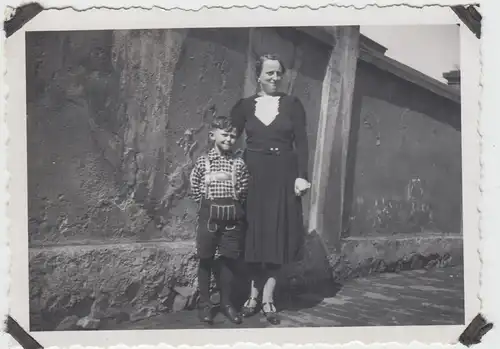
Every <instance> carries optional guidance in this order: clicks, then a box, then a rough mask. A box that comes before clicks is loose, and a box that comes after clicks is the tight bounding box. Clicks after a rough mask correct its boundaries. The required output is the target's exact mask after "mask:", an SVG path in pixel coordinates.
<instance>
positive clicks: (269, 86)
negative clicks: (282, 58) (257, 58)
mask: <svg viewBox="0 0 500 349" xmlns="http://www.w3.org/2000/svg"><path fill="white" fill-rule="evenodd" d="M282 76H283V71H282V70H281V64H280V62H279V61H277V60H271V59H268V60H265V61H264V63H263V64H262V71H261V72H260V76H259V83H260V89H261V91H262V92H264V93H266V94H273V93H275V92H276V91H277V90H278V87H279V83H280V81H281V78H282Z"/></svg>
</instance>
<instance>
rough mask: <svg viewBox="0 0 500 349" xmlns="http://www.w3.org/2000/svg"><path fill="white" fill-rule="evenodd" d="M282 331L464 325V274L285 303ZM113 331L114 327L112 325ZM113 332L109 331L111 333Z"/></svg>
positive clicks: (372, 281) (400, 279)
mask: <svg viewBox="0 0 500 349" xmlns="http://www.w3.org/2000/svg"><path fill="white" fill-rule="evenodd" d="M280 308H281V311H280V316H281V319H282V321H281V324H280V325H279V327H310V326H311V327H330V326H377V325H379V326H380V325H382V326H396V325H397V326H404V325H457V324H463V322H464V294H463V268H461V267H448V268H442V269H433V270H413V271H404V272H400V273H385V274H377V275H373V276H369V277H365V278H359V279H354V280H350V281H348V282H346V283H345V284H344V285H336V286H332V285H330V286H329V287H321V288H320V289H318V290H317V291H316V292H314V293H305V294H300V295H293V296H290V297H289V299H286V300H282V301H281V306H280ZM110 325H111V324H110ZM207 326H208V325H205V324H201V323H200V322H199V321H198V319H197V314H196V311H181V312H177V313H168V314H163V315H159V316H155V317H151V318H149V319H145V320H140V321H137V322H134V323H130V322H128V323H121V324H113V325H112V326H111V327H112V329H180V328H189V329H192V328H205V327H207ZM111 327H110V329H111ZM211 327H212V328H233V327H254V328H263V327H270V325H269V324H268V323H267V322H266V321H265V319H264V318H263V316H262V315H261V314H257V315H255V316H254V317H252V318H249V319H245V322H244V323H243V324H242V325H239V326H238V325H233V324H231V323H230V322H229V321H228V320H227V319H226V318H225V317H224V316H223V315H222V314H217V316H216V318H215V322H214V324H213V325H211Z"/></svg>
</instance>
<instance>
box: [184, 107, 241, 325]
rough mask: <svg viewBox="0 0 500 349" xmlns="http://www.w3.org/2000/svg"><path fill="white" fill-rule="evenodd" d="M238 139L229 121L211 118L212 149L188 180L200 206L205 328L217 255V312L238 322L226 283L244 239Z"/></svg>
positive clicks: (200, 270)
mask: <svg viewBox="0 0 500 349" xmlns="http://www.w3.org/2000/svg"><path fill="white" fill-rule="evenodd" d="M238 136H239V135H238V134H237V130H236V128H235V127H234V126H233V125H232V123H231V119H230V118H228V117H225V116H218V117H216V118H214V120H213V122H212V124H211V129H210V132H209V138H210V140H211V141H212V142H213V147H212V149H211V150H210V151H209V152H208V154H206V155H202V156H200V157H199V158H198V159H197V161H196V163H195V166H194V169H193V171H192V172H191V176H190V182H191V196H192V198H193V199H194V200H195V201H196V202H197V203H198V204H199V210H198V219H197V227H196V249H197V255H198V258H199V260H200V262H199V266H198V285H199V291H200V304H199V317H200V320H201V321H203V322H208V323H211V322H212V320H213V313H212V304H211V302H210V280H211V276H212V271H214V269H215V265H214V262H215V254H216V253H217V254H218V255H219V258H218V259H217V261H219V262H220V265H219V266H220V269H219V280H218V283H219V285H218V286H219V288H220V294H221V302H220V305H221V310H222V312H223V313H224V315H226V316H227V317H228V318H229V320H231V321H232V322H233V323H236V324H240V323H241V322H242V318H241V316H240V315H239V313H238V312H237V311H236V310H235V309H234V307H233V305H232V304H231V284H232V282H233V277H234V271H235V270H234V269H235V267H236V259H237V258H238V257H239V256H240V254H241V253H242V244H243V239H244V230H243V226H242V225H243V221H244V209H243V204H244V201H245V199H246V196H247V190H248V176H249V175H248V170H247V167H246V165H245V162H244V161H243V159H241V158H240V157H237V156H236V155H235V154H234V153H233V151H232V148H233V145H234V143H235V142H236V139H237V138H238Z"/></svg>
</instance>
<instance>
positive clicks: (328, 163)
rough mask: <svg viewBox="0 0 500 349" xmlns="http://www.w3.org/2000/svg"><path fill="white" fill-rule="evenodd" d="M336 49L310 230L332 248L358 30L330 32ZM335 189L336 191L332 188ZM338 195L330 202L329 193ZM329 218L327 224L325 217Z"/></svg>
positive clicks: (338, 223)
mask: <svg viewBox="0 0 500 349" xmlns="http://www.w3.org/2000/svg"><path fill="white" fill-rule="evenodd" d="M331 34H332V36H333V38H332V41H333V43H334V47H333V49H332V52H331V57H330V61H329V63H328V67H327V70H326V74H325V78H324V81H323V94H322V98H321V104H322V109H321V113H320V120H319V125H318V137H317V142H316V145H315V147H316V153H315V158H314V168H313V175H312V187H311V205H310V207H311V208H310V219H309V231H310V232H312V231H316V232H317V233H318V234H319V235H320V236H321V237H322V238H323V240H324V242H325V244H326V245H327V246H328V248H330V249H332V248H333V249H334V248H335V247H336V246H337V244H338V242H339V241H340V234H341V231H342V212H343V204H344V186H345V172H346V162H347V145H348V138H349V131H350V125H351V120H350V119H351V109H352V99H353V93H354V82H355V76H356V65H357V60H358V55H359V27H357V26H349V27H347V26H343V27H340V26H339V27H335V28H332V29H331ZM332 186H334V188H332ZM332 190H333V192H335V193H338V195H335V198H334V199H335V200H334V201H333V202H332V200H329V203H328V205H327V195H328V192H332ZM326 215H328V217H329V219H328V222H330V223H332V222H333V224H331V225H330V224H328V225H327V222H326V220H325V216H326Z"/></svg>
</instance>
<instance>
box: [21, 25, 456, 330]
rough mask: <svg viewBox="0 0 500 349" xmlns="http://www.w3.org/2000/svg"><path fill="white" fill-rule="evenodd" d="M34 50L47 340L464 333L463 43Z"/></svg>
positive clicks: (259, 37)
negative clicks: (424, 328) (84, 335)
mask: <svg viewBox="0 0 500 349" xmlns="http://www.w3.org/2000/svg"><path fill="white" fill-rule="evenodd" d="M25 38H26V97H27V98H26V103H27V128H26V132H27V169H28V172H27V184H28V186H27V189H28V190H27V197H28V236H29V297H30V298H29V306H30V309H29V312H30V330H31V331H65V330H137V329H205V328H207V329H208V328H238V327H251V328H267V327H276V326H277V327H345V326H414V325H462V324H464V277H463V275H464V274H463V270H464V264H463V239H462V156H461V98H460V50H459V43H460V40H459V27H458V26H457V25H434V26H423V25H422V26H332V27H312V26H310V27H252V28H188V29H186V28H183V29H150V30H148V29H141V30H139V29H133V30H84V31H37V32H28V33H26V37H25Z"/></svg>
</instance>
